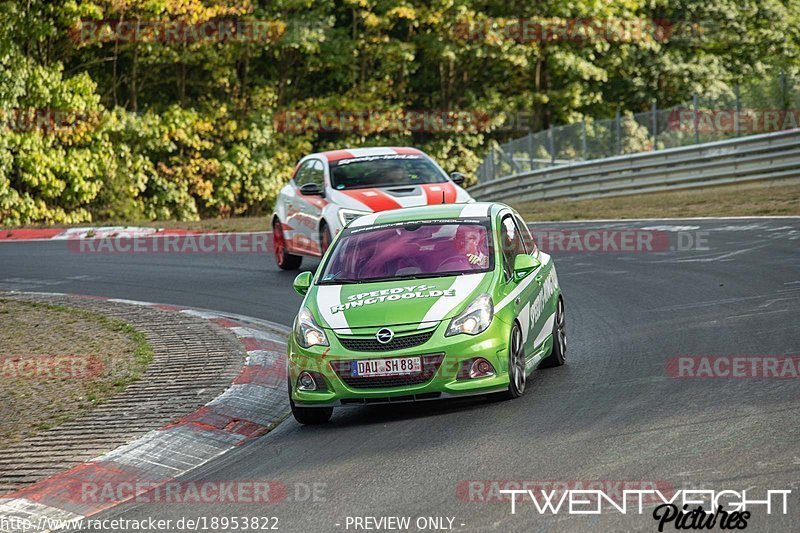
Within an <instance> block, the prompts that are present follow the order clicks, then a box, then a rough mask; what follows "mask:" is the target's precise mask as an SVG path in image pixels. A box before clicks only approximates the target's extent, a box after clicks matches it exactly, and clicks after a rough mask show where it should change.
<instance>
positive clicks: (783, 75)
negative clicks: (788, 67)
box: [780, 71, 787, 111]
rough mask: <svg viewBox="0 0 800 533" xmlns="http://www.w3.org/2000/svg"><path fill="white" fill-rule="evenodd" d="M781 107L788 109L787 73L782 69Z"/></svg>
mask: <svg viewBox="0 0 800 533" xmlns="http://www.w3.org/2000/svg"><path fill="white" fill-rule="evenodd" d="M780 79H781V109H782V110H784V111H785V110H786V107H787V106H786V103H787V102H786V73H785V72H784V71H781V78H780Z"/></svg>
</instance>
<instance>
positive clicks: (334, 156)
mask: <svg viewBox="0 0 800 533" xmlns="http://www.w3.org/2000/svg"><path fill="white" fill-rule="evenodd" d="M323 155H324V156H325V157H327V158H328V162H330V163H332V162H334V161H340V160H342V159H353V157H354V156H353V154H352V153H350V152H348V151H347V150H331V151H330V152H324V153H323Z"/></svg>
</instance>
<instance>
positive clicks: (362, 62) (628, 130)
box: [0, 0, 800, 225]
mask: <svg viewBox="0 0 800 533" xmlns="http://www.w3.org/2000/svg"><path fill="white" fill-rule="evenodd" d="M234 18H237V20H247V21H250V22H251V23H252V22H253V21H262V22H264V23H266V26H265V28H266V30H265V33H264V34H263V35H264V36H265V40H263V41H261V42H254V40H248V39H239V40H237V39H231V40H228V41H226V42H211V41H193V42H184V41H181V40H180V39H167V40H159V39H147V38H142V39H140V40H138V41H135V40H130V39H117V40H114V39H108V38H105V39H104V38H101V37H102V35H106V37H107V36H108V35H110V33H109V32H110V31H111V27H112V25H111V24H105V25H104V23H108V22H109V21H125V22H133V21H147V22H156V23H159V22H161V23H169V22H173V23H174V22H182V23H186V24H201V23H208V22H211V23H217V22H219V21H221V20H225V19H227V20H231V19H234ZM520 19H524V20H533V21H539V22H541V23H542V24H544V25H545V26H546V27H547V26H548V25H549V27H556V28H557V27H558V25H559V24H561V23H563V22H564V21H565V20H573V21H574V20H578V19H580V20H591V21H594V22H597V23H599V24H600V27H599V28H584V30H585V31H584V34H583V36H584V38H583V39H579V38H571V37H570V36H567V38H555V39H551V40H539V39H535V38H534V39H520V38H517V37H519V34H514V33H513V31H512V30H513V29H514V25H515V24H518V23H519V20H520ZM654 19H655V20H661V21H667V29H668V32H667V33H666V34H665V35H661V36H658V35H655V34H648V33H647V32H645V33H643V34H636V33H634V34H633V38H630V36H629V37H628V38H625V36H624V35H623V34H621V33H619V32H617V31H616V30H614V28H617V27H618V26H619V24H618V23H619V21H623V20H627V21H631V20H639V21H651V22H652V20H654ZM798 23H800V4H798V3H797V2H795V1H791V2H789V1H781V0H704V1H702V2H701V1H700V0H647V1H645V0H625V1H623V2H598V1H597V0H576V1H573V2H568V3H565V2H561V1H555V0H545V1H543V2H534V3H532V2H507V1H506V2H501V1H499V0H490V1H481V2H478V1H475V0H433V1H431V0H425V1H422V0H344V1H338V2H335V1H333V0H274V1H270V2H265V1H260V2H259V1H256V0H250V1H249V2H240V1H235V0H212V1H204V0H147V1H142V0H67V1H65V2H49V1H46V0H30V1H28V2H16V1H13V0H5V1H4V0H0V71H2V73H3V75H2V76H0V113H2V117H1V118H2V131H0V224H4V225H12V224H23V223H30V222H62V223H65V222H82V221H89V220H111V219H114V220H116V219H127V220H133V219H182V220H191V219H197V218H201V217H228V216H238V215H249V214H264V213H267V212H269V210H270V209H271V207H272V204H273V202H274V199H275V196H276V194H277V191H278V190H279V189H280V187H281V186H282V184H283V183H285V182H286V180H287V179H288V178H289V176H290V174H291V172H292V169H293V168H294V165H295V163H296V161H297V159H298V158H299V157H301V156H302V155H304V154H306V153H308V152H310V151H312V150H322V149H332V148H342V147H347V146H375V145H381V144H397V145H414V146H418V147H420V148H422V149H423V150H426V151H427V152H428V153H430V154H431V155H432V156H433V157H435V158H436V159H437V160H438V161H439V162H440V163H441V164H442V166H443V167H444V168H445V169H446V170H447V171H453V170H459V171H462V172H466V173H467V174H471V173H473V172H474V170H475V169H476V168H477V166H478V165H479V163H480V161H481V158H482V157H483V155H484V154H485V153H486V151H487V150H488V148H489V146H490V145H491V144H492V143H494V142H498V141H499V142H503V141H505V140H508V139H509V138H514V137H520V136H522V135H523V134H524V133H525V132H521V131H512V130H509V129H508V128H504V127H503V122H504V119H505V118H507V117H509V116H513V115H515V114H516V113H520V112H523V113H527V114H532V115H533V121H532V123H531V124H530V127H531V130H532V131H539V130H541V129H544V128H547V127H549V126H551V125H557V124H572V123H578V122H580V121H581V120H583V119H584V117H587V118H588V117H595V118H597V119H604V118H608V117H610V116H613V115H614V113H615V112H616V110H617V109H621V110H622V111H623V113H624V115H623V116H625V117H629V118H626V120H625V121H624V122H623V124H622V129H623V130H624V131H623V132H622V133H623V136H622V137H623V139H624V145H623V146H621V147H619V150H620V151H622V152H624V153H627V152H632V151H638V150H646V149H648V148H649V147H650V143H651V142H652V141H651V139H650V138H648V136H647V131H646V128H643V127H642V126H640V125H638V124H636V122H635V121H634V120H633V119H632V118H630V114H631V113H636V112H641V111H647V110H649V109H650V105H651V102H652V101H653V100H654V99H656V100H657V101H658V102H659V105H660V107H663V108H665V107H669V106H673V105H678V104H681V103H683V102H685V101H686V99H687V96H688V95H690V94H691V93H692V92H693V91H698V92H701V93H702V94H707V95H710V96H715V95H716V96H720V97H729V95H731V94H732V87H733V84H734V83H736V82H739V83H746V82H748V81H750V80H753V79H758V78H761V77H763V76H764V75H765V73H767V72H777V71H778V70H784V71H786V72H787V74H788V75H789V76H790V78H791V77H792V76H794V77H796V75H797V74H798V59H800V47H799V46H798V42H800V30H798V28H800V24H798ZM87 28H88V30H87ZM90 30H97V31H90ZM101 30H102V31H101ZM103 32H105V33H103ZM515 35H516V37H515ZM558 35H560V36H561V37H564V36H565V35H566V34H565V33H563V32H562V33H561V34H558ZM756 96H757V95H756ZM402 110H429V111H443V110H465V111H468V112H469V113H472V114H473V115H475V116H478V115H480V116H484V117H486V120H484V121H482V122H481V127H479V128H465V129H461V130H456V131H453V132H436V131H426V130H418V129H414V128H405V129H403V128H396V127H389V128H386V127H373V128H370V129H369V131H347V132H337V131H315V130H313V128H312V129H309V130H307V131H300V132H293V131H280V129H279V128H277V127H276V121H275V117H276V116H277V115H278V114H280V113H284V112H287V111H288V112H292V111H294V112H300V113H309V112H312V113H313V112H323V113H324V112H338V111H346V112H359V111H363V112H368V111H378V112H387V111H398V112H399V111H402ZM26 117H27V119H26ZM605 124H606V123H605V122H604V121H603V120H591V119H589V120H588V121H587V145H588V146H587V150H588V155H590V156H591V154H592V153H594V152H598V153H600V151H601V147H602V149H603V150H607V148H608V146H609V143H614V142H615V140H614V139H615V137H616V132H614V131H611V130H610V129H609V128H608V127H607V126H606V125H605ZM373 126H374V125H373ZM572 129H574V130H575V131H574V132H572V130H570V132H569V135H567V134H566V133H565V135H564V136H563V138H561V139H559V140H558V142H559V144H560V146H561V152H560V153H561V154H562V156H564V155H569V154H573V155H576V156H577V155H578V154H581V153H582V150H583V147H582V145H581V142H580V139H581V137H580V135H579V134H578V133H576V132H577V131H578V129H577V126H576V127H575V128H572ZM573 133H575V134H573ZM537 150H538V151H539V152H543V153H542V154H540V155H542V159H546V157H547V153H546V150H544V148H543V147H542V146H538V148H537Z"/></svg>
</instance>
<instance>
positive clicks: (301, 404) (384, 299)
mask: <svg viewBox="0 0 800 533" xmlns="http://www.w3.org/2000/svg"><path fill="white" fill-rule="evenodd" d="M294 287H295V289H296V290H297V292H299V293H300V294H302V295H305V299H304V300H303V305H302V307H301V309H300V312H299V314H298V315H297V318H296V319H295V322H294V327H293V334H292V335H291V338H290V340H289V342H288V386H289V398H290V403H291V407H292V413H293V414H294V417H295V418H296V419H297V420H298V421H299V422H301V423H303V424H318V423H324V422H327V421H328V420H329V419H330V417H331V415H332V414H333V408H334V407H335V406H342V405H364V404H374V403H393V402H407V401H420V400H433V399H439V398H450V397H458V396H468V395H476V394H488V393H495V392H502V393H504V394H506V395H508V397H510V398H516V397H519V396H521V395H522V394H523V393H524V392H525V382H526V380H527V377H528V375H529V374H530V373H531V372H532V371H533V370H534V369H535V368H537V367H538V366H540V365H542V366H558V365H563V364H564V359H565V355H566V348H567V346H566V328H565V325H566V324H565V316H564V301H563V298H562V296H561V289H560V287H559V284H558V278H557V276H556V269H555V265H554V264H553V260H552V259H551V257H550V256H549V255H547V254H546V253H544V252H542V251H540V250H538V249H537V247H536V244H535V243H534V241H533V239H532V237H531V234H530V232H529V231H528V228H527V226H526V225H525V222H524V221H523V220H522V219H521V218H520V216H519V214H517V213H516V212H515V211H514V210H513V209H511V208H510V207H508V206H506V205H503V204H499V203H468V204H444V205H434V206H424V207H412V208H406V209H397V210H393V211H382V212H379V213H373V214H369V215H365V216H362V217H360V218H357V219H355V220H353V221H351V222H350V224H348V225H347V226H346V227H345V228H344V229H343V230H342V232H341V233H339V234H338V235H337V236H336V238H335V239H334V241H333V242H332V244H331V246H330V248H329V249H328V251H327V253H326V254H325V255H324V257H323V258H322V262H321V263H320V267H319V268H318V269H317V272H316V274H314V275H312V274H311V272H303V273H302V274H300V275H299V276H297V278H296V279H295V281H294Z"/></svg>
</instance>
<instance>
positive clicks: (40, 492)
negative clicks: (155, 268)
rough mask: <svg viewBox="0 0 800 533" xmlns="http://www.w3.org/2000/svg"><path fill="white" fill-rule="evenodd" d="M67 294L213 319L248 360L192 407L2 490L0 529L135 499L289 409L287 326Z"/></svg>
mask: <svg viewBox="0 0 800 533" xmlns="http://www.w3.org/2000/svg"><path fill="white" fill-rule="evenodd" d="M26 294H40V295H47V296H67V295H65V294H62V293H43V292H38V293H36V292H34V293H31V292H28V293H26ZM68 296H73V297H78V298H89V299H99V300H105V301H109V302H116V303H123V304H129V305H140V306H146V307H152V308H155V309H161V310H165V311H171V312H175V313H184V314H187V315H191V316H196V317H200V318H203V319H206V320H209V321H212V322H215V323H217V324H219V325H221V326H223V327H225V328H227V329H229V330H230V331H232V332H233V333H234V334H235V335H236V336H237V337H238V338H239V340H240V342H241V343H242V344H243V345H244V347H245V350H246V351H247V360H246V362H245V365H244V366H243V367H242V370H241V372H240V373H239V375H238V376H237V378H236V379H235V380H234V382H233V383H232V384H231V386H230V387H229V388H228V389H227V390H225V392H223V393H222V394H220V395H219V396H217V397H216V398H215V399H213V400H212V401H211V402H209V403H207V404H206V405H205V406H203V407H201V408H200V409H198V410H197V411H195V412H193V413H191V414H188V415H186V416H184V417H182V418H180V419H179V420H177V421H175V422H173V423H171V424H169V425H167V426H165V427H163V428H160V429H157V430H154V431H151V432H149V433H147V434H145V435H144V436H142V437H141V438H139V439H137V440H135V441H133V442H131V443H129V444H126V445H124V446H121V447H119V448H117V449H115V450H113V451H111V452H109V453H107V454H105V455H102V456H100V457H97V458H95V459H93V460H91V461H89V462H86V463H83V464H80V465H78V466H76V467H74V468H71V469H70V470H67V471H65V472H62V473H59V474H56V475H55V476H52V477H50V478H48V479H45V480H43V481H40V482H38V483H36V484H34V485H31V486H30V487H26V488H24V489H21V490H19V491H16V492H14V493H11V494H6V495H2V496H0V518H2V519H4V520H3V523H4V524H6V525H11V527H10V528H9V527H7V526H6V529H3V526H0V531H10V532H12V533H16V532H18V531H19V532H22V531H43V532H44V531H51V530H53V528H54V526H53V525H52V524H64V523H65V521H71V520H80V519H81V518H86V517H89V516H92V515H95V514H97V513H99V512H101V511H103V510H106V509H109V508H111V507H114V506H116V505H119V504H121V503H124V502H126V501H130V500H132V499H135V498H136V497H137V496H140V495H142V494H144V493H145V492H148V491H150V490H152V489H154V488H156V487H158V486H161V485H163V484H165V483H167V482H169V481H171V480H174V479H175V478H176V477H178V476H181V475H184V474H186V473H187V472H190V471H191V470H193V469H195V468H197V467H199V466H201V465H203V464H205V463H207V462H209V461H210V460H212V459H215V458H216V457H219V456H220V455H223V454H225V453H227V452H229V451H231V450H233V449H234V448H236V447H237V446H240V445H242V444H243V443H245V442H247V441H249V440H251V439H254V438H256V437H259V436H261V435H264V434H265V433H267V432H269V431H270V430H272V429H273V428H275V426H277V425H278V424H279V423H280V422H281V421H282V420H283V419H284V418H285V417H286V416H287V415H288V414H289V400H288V396H287V393H286V338H287V336H288V335H289V332H290V329H289V328H287V327H285V326H282V325H279V324H275V323H272V322H268V321H265V320H260V319H256V318H252V317H245V316H241V315H234V314H230V313H224V312H216V311H206V310H198V309H191V308H187V307H182V306H175V305H165V304H156V303H150V302H139V301H132V300H123V299H118V298H104V297H95V296H76V295H68ZM87 486H91V487H103V486H105V487H115V490H114V491H113V494H106V493H104V494H102V495H101V496H102V497H100V498H97V497H94V496H95V495H94V494H92V495H91V497H87V494H85V493H84V492H85V488H86V487H87ZM15 524H16V526H18V527H15V526H14V525H15ZM23 524H26V526H23Z"/></svg>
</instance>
